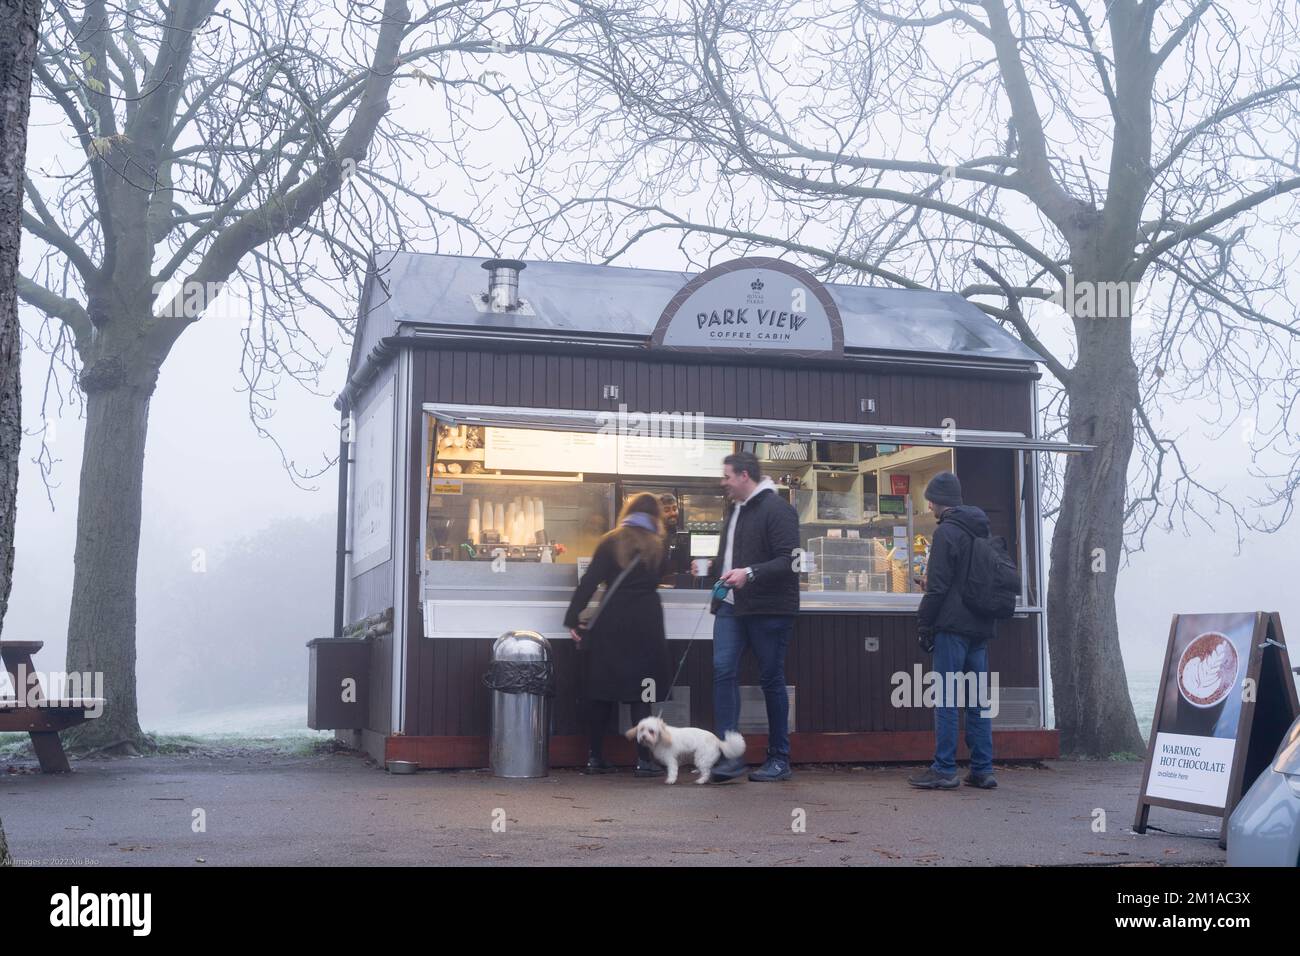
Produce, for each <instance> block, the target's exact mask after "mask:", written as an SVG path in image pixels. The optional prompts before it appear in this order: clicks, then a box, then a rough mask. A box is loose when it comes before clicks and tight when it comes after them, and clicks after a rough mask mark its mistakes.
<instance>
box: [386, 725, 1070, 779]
mask: <svg viewBox="0 0 1300 956" xmlns="http://www.w3.org/2000/svg"><path fill="white" fill-rule="evenodd" d="M383 741H384V749H383V754H382V758H383V760H384V761H389V760H410V761H413V762H415V763H417V764H419V766H420V768H421V769H425V770H450V769H478V768H482V767H486V766H488V738H487V737H406V736H400V737H385V738H383ZM745 742H746V744H748V747H747V748H746V750H745V759H746V760H747V761H748V762H749V763H753V764H759V763H762V762H763V757H764V754H765V753H766V750H767V735H766V734H748V735H746V736H745ZM366 749H367V750H369V749H370V748H369V747H367V748H366ZM790 752H791V757H792V758H793V760H794V762H795V763H796V764H800V763H910V762H917V761H926V760H931V759H933V758H934V733H933V732H931V731H881V732H875V733H795V734H791V735H790ZM993 754H994V759H995V760H996V761H997V762H999V763H1001V762H1003V761H1008V760H1053V759H1056V758H1057V757H1059V756H1060V755H1061V738H1060V734H1059V732H1058V731H1055V730H1001V731H994V732H993ZM372 756H375V757H376V759H378V758H379V755H377V754H372ZM605 756H606V758H607V759H609V760H610V761H612V762H613V763H615V764H627V765H629V766H630V765H631V764H632V763H633V762H635V759H636V749H635V747H633V745H632V744H631V743H629V742H628V741H627V740H625V739H624V738H623V737H613V736H611V737H607V738H606V740H605ZM957 756H958V759H963V760H964V759H966V758H967V757H968V756H969V754H968V752H967V750H966V746H965V743H964V742H963V743H961V744H960V745H959V749H958V754H957ZM586 762H587V738H586V737H585V736H582V735H578V734H572V735H565V736H557V737H552V738H551V761H550V765H551V767H581V766H583V765H585V764H586Z"/></svg>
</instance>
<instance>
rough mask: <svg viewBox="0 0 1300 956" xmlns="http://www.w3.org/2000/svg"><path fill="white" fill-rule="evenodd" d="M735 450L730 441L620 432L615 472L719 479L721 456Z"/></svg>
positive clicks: (723, 456) (722, 457)
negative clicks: (616, 470) (624, 433)
mask: <svg viewBox="0 0 1300 956" xmlns="http://www.w3.org/2000/svg"><path fill="white" fill-rule="evenodd" d="M735 450H736V448H735V443H734V442H731V441H721V440H714V439H695V438H657V437H645V436H641V435H620V436H619V446H618V471H619V474H621V475H668V476H674V477H682V478H720V477H722V459H724V458H726V457H727V456H728V455H730V454H731V453H732V452H733V451H735Z"/></svg>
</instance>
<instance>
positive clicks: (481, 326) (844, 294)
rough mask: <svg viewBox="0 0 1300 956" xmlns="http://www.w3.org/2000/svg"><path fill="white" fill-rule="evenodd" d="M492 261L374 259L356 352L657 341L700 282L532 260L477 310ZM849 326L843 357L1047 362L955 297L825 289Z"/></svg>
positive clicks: (679, 275) (681, 275) (394, 255)
mask: <svg viewBox="0 0 1300 956" xmlns="http://www.w3.org/2000/svg"><path fill="white" fill-rule="evenodd" d="M484 261H485V260H484V259H482V258H478V257H473V256H451V255H435V254H429V253H413V252H391V251H380V252H376V253H375V256H374V261H373V264H372V267H371V271H370V274H369V275H368V276H367V278H366V294H365V295H364V296H363V303H364V311H363V315H362V319H361V323H360V325H359V326H358V329H357V335H356V340H355V342H356V346H355V347H354V355H353V363H352V364H353V367H354V368H355V365H356V361H357V358H358V356H357V355H356V349H357V348H361V349H364V351H363V353H362V354H364V353H365V352H368V351H369V349H370V348H371V347H373V345H374V344H375V343H377V342H378V341H379V340H380V339H382V338H384V337H387V336H390V335H395V334H398V333H399V329H400V328H402V327H407V328H413V329H419V328H429V329H434V328H450V329H456V328H461V329H475V330H480V331H487V330H491V329H501V330H508V331H511V332H523V333H540V334H546V333H550V334H564V335H574V336H581V335H583V334H587V335H593V336H595V335H600V336H609V335H614V336H629V337H643V338H647V339H648V338H649V336H650V335H651V333H652V332H653V331H654V328H655V323H656V322H657V321H658V319H659V316H660V313H661V312H662V311H663V309H664V307H665V306H666V305H667V304H668V301H669V300H670V299H671V298H672V297H673V296H674V295H675V294H676V293H677V292H678V291H679V290H680V289H681V288H682V286H684V285H685V284H686V283H687V282H689V281H690V280H691V279H692V278H693V275H692V274H691V273H686V272H672V271H666V270H659V269H634V268H627V267H623V266H605V265H588V264H585V263H575V262H546V261H537V260H524V261H525V263H526V268H525V269H524V271H523V272H522V274H521V275H520V279H519V296H520V298H521V300H523V303H524V304H525V307H524V308H522V309H520V311H518V312H514V313H501V312H492V311H488V310H486V308H484V307H482V306H480V305H478V304H476V303H477V302H478V301H479V299H480V297H481V296H482V295H483V293H484V292H485V291H486V289H487V274H486V273H485V272H484V270H483V268H482V264H483V262H484ZM826 289H827V290H828V291H829V292H830V295H831V298H832V299H833V300H834V301H835V304H836V305H837V306H838V307H839V311H840V314H841V316H842V318H843V323H844V347H845V348H846V349H852V350H855V351H865V352H881V353H891V352H892V353H913V354H925V355H942V356H947V357H949V358H962V357H966V358H970V359H979V360H984V361H989V360H993V361H1005V362H1011V363H1016V364H1023V363H1026V362H1041V361H1042V359H1041V358H1040V356H1039V355H1038V354H1037V353H1036V352H1034V351H1033V350H1032V349H1030V348H1029V347H1028V346H1026V345H1025V344H1024V343H1023V342H1021V341H1020V340H1019V339H1018V338H1016V337H1015V336H1014V335H1012V334H1011V333H1009V332H1007V331H1005V330H1004V329H1003V328H1001V327H1000V326H999V325H998V324H997V323H996V322H995V321H994V320H993V319H992V318H990V317H989V316H988V315H987V314H985V313H984V312H983V311H982V310H980V309H979V308H978V307H976V306H975V305H973V304H971V303H970V302H969V301H967V300H966V299H963V298H962V297H961V296H959V295H956V294H954V293H951V292H932V291H928V290H913V289H897V288H890V287H883V286H867V285H831V284H828V285H826Z"/></svg>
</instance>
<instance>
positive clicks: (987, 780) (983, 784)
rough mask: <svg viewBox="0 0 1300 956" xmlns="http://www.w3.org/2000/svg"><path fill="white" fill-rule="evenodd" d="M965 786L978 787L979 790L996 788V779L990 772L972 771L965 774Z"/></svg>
mask: <svg viewBox="0 0 1300 956" xmlns="http://www.w3.org/2000/svg"><path fill="white" fill-rule="evenodd" d="M966 786H968V787H979V788H980V789H981V790H996V789H997V788H998V781H997V778H996V777H994V776H993V774H991V773H974V772H972V773H968V774H966Z"/></svg>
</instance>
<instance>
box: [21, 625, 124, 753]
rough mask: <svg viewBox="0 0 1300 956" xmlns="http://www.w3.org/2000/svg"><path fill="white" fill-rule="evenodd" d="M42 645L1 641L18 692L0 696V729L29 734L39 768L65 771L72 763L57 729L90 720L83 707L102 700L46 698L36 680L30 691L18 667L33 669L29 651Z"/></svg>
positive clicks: (93, 707) (95, 706) (91, 707)
mask: <svg viewBox="0 0 1300 956" xmlns="http://www.w3.org/2000/svg"><path fill="white" fill-rule="evenodd" d="M44 646H45V645H44V643H43V642H41V641H0V659H3V661H4V665H5V670H6V671H8V672H9V680H10V681H12V682H13V686H14V693H15V694H17V695H18V698H17V699H15V698H12V697H0V732H7V733H24V732H26V733H28V734H30V735H31V738H32V749H33V750H35V751H36V759H37V760H39V761H40V764H41V770H43V771H44V772H45V773H67V772H68V771H70V770H71V769H72V767H70V766H69V765H68V756H67V754H65V753H64V752H63V742H62V741H60V740H59V731H60V730H67V729H68V728H69V727H75V726H77V724H80V723H84V722H85V721H87V720H90V717H88V716H87V715H86V711H88V710H97V709H99V708H100V707H102V706H103V703H104V701H103V699H102V698H99V697H75V698H58V699H50V700H47V699H46V697H45V692H44V689H43V688H42V687H41V686H40V683H39V682H37V684H36V685H35V687H33V688H32V689H31V692H30V693H29V692H28V688H27V686H26V685H25V684H24V683H21V682H20V681H19V676H18V671H19V668H20V667H21V668H22V670H23V672H24V675H26V674H31V673H33V672H34V671H35V670H36V667H35V666H34V665H33V664H32V655H33V654H35V653H36V652H37V651H39V650H40V649H41V648H42V647H44ZM29 697H30V698H31V699H32V700H33V701H37V702H39V703H38V705H37V706H35V707H33V706H31V705H30V703H29V701H28V698H29Z"/></svg>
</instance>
